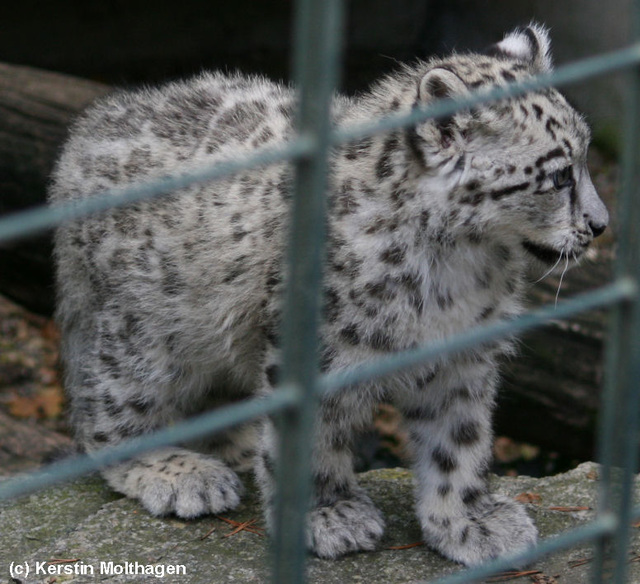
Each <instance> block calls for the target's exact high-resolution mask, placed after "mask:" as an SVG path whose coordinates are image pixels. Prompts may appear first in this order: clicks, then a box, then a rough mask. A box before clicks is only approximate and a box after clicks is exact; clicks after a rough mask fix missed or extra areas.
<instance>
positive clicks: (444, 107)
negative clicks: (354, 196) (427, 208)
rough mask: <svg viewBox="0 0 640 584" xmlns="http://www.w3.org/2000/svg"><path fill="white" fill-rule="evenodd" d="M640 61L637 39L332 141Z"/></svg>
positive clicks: (339, 133) (356, 129) (347, 131)
mask: <svg viewBox="0 0 640 584" xmlns="http://www.w3.org/2000/svg"><path fill="white" fill-rule="evenodd" d="M639 63H640V43H637V44H633V45H631V46H629V47H627V48H624V49H620V50H617V51H611V52H609V53H605V54H603V55H598V56H595V57H590V58H587V59H583V60H581V61H576V62H574V63H571V64H569V65H563V66H561V67H558V68H557V69H555V70H554V71H552V72H551V73H544V74H542V75H537V76H535V77H533V78H531V79H527V80H525V81H521V82H518V83H511V84H508V85H504V86H502V87H496V88H494V89H491V90H488V91H487V90H479V91H474V92H471V93H470V94H469V95H468V96H466V97H458V98H456V99H443V100H439V101H437V102H434V104H433V105H430V106H429V107H426V108H420V109H416V110H414V111H413V112H411V113H410V114H405V113H402V114H392V115H390V116H387V117H385V118H383V119H382V120H378V121H375V122H371V123H366V124H359V125H354V126H350V127H348V128H343V129H341V130H338V131H336V132H334V134H333V138H332V144H342V143H344V142H350V141H353V140H357V139H359V138H365V137H367V136H372V135H374V134H380V133H383V132H388V131H389V130H394V129H396V128H403V127H407V126H413V125H415V124H418V123H420V122H423V121H425V120H427V119H430V118H440V117H446V116H450V115H451V114H454V113H455V112H456V111H458V110H460V109H465V108H471V107H474V106H477V105H481V104H483V103H488V102H491V101H497V100H499V99H504V98H507V97H515V96H517V95H523V94H525V93H528V92H530V91H535V90H538V89H543V88H545V87H550V86H552V85H553V86H557V85H568V84H570V83H575V82H577V81H580V80H582V79H587V78H589V77H595V76H598V75H603V74H605V73H609V72H613V71H618V70H620V69H624V68H627V67H631V66H633V65H637V64H639Z"/></svg>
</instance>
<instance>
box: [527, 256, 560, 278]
mask: <svg viewBox="0 0 640 584" xmlns="http://www.w3.org/2000/svg"><path fill="white" fill-rule="evenodd" d="M561 259H562V252H560V255H559V256H558V261H557V262H556V263H555V264H553V266H552V267H551V269H550V270H549V271H548V272H545V274H544V275H543V276H541V277H540V278H538V279H537V280H536V281H535V282H534V284H537V283H538V282H540V281H542V280H544V279H545V278H546V277H547V276H548V275H549V274H550V273H551V272H553V270H555V269H556V268H557V267H558V264H559V263H560V260H561Z"/></svg>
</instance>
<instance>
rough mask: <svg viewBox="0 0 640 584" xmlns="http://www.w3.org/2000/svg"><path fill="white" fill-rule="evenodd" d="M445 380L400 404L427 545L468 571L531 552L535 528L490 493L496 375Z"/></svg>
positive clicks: (514, 507) (511, 503)
mask: <svg viewBox="0 0 640 584" xmlns="http://www.w3.org/2000/svg"><path fill="white" fill-rule="evenodd" d="M442 377H445V376H444V375H443V376H442ZM447 381H448V383H443V381H442V380H441V381H440V383H438V381H436V380H434V381H433V382H432V383H431V384H430V385H429V386H428V387H426V388H425V387H423V388H422V389H415V390H414V391H407V392H404V393H403V394H402V395H401V396H400V398H399V400H398V406H399V408H400V410H401V412H402V413H403V415H404V418H405V420H406V424H407V426H408V430H409V436H410V440H411V446H412V451H413V455H414V461H415V462H414V465H415V469H414V472H415V476H416V504H417V514H418V518H419V520H420V524H421V526H422V531H423V533H424V537H425V541H426V543H427V544H428V545H430V546H431V547H433V548H435V549H436V550H438V551H439V552H440V553H442V554H443V555H445V556H447V557H448V558H451V559H452V560H455V561H457V562H461V563H463V564H467V565H474V564H479V563H481V562H483V561H486V560H489V559H491V558H495V557H498V556H501V555H506V554H509V553H514V552H516V551H519V550H523V549H525V548H527V547H530V546H533V545H534V544H535V542H536V537H537V530H536V528H535V526H534V524H533V522H532V520H531V519H530V518H529V516H528V515H527V513H526V511H525V509H524V507H522V506H521V505H520V504H518V503H516V502H515V501H512V500H510V499H508V498H505V497H501V496H498V495H492V494H491V493H490V492H489V489H488V483H487V471H488V468H489V464H490V461H491V445H492V432H491V412H492V409H493V396H494V393H495V390H494V385H495V382H494V381H493V376H491V375H488V376H486V377H484V378H483V379H478V378H477V377H476V378H474V379H471V380H467V382H466V383H464V382H463V383H460V381H461V380H460V379H459V378H458V379H455V381H456V382H457V384H453V385H452V384H451V381H452V379H448V380H447Z"/></svg>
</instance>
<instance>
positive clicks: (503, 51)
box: [487, 22, 553, 73]
mask: <svg viewBox="0 0 640 584" xmlns="http://www.w3.org/2000/svg"><path fill="white" fill-rule="evenodd" d="M487 53H488V54H490V55H495V56H498V57H500V56H502V57H506V58H508V59H515V60H518V61H523V62H525V63H528V64H529V65H530V66H531V69H532V71H533V72H534V73H547V72H549V71H551V70H552V69H553V59H552V58H551V40H550V39H549V29H548V28H546V27H545V26H542V25H541V24H537V23H535V22H532V23H531V24H530V25H529V26H527V27H525V28H516V29H515V30H513V31H511V32H510V33H507V34H506V35H505V37H504V39H502V40H501V41H500V42H499V43H497V44H495V45H493V46H491V47H490V48H489V49H488V50H487Z"/></svg>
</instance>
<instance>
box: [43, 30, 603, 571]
mask: <svg viewBox="0 0 640 584" xmlns="http://www.w3.org/2000/svg"><path fill="white" fill-rule="evenodd" d="M551 66H552V65H551V56H550V49H549V39H548V35H547V32H546V30H545V29H544V28H542V27H540V26H537V25H532V26H529V27H527V28H524V29H519V30H516V31H514V32H512V33H510V34H508V35H507V36H506V37H505V39H504V40H503V41H502V42H501V43H498V44H497V45H496V46H494V47H492V49H491V50H490V51H489V53H488V54H456V55H453V56H450V57H447V58H444V59H432V60H430V61H428V62H421V61H418V62H416V63H414V64H412V65H407V66H405V67H403V68H401V69H400V70H399V71H397V72H395V73H394V74H392V75H390V76H388V77H386V78H384V79H382V80H381V81H380V82H379V83H377V84H376V85H374V86H373V88H372V89H371V90H370V91H369V92H367V93H365V94H363V95H362V96H359V97H357V98H346V97H336V98H335V101H334V104H333V113H332V115H333V119H334V123H335V125H337V126H348V125H350V124H357V123H362V122H368V121H371V120H374V119H377V118H379V117H381V116H386V115H389V114H391V113H395V112H409V111H411V110H412V109H413V108H416V107H422V106H425V105H428V104H430V103H432V102H434V101H435V100H437V99H442V98H449V97H455V96H460V95H467V94H468V93H469V92H471V91H474V90H480V91H482V90H484V89H488V88H493V87H495V86H503V85H505V84H507V83H510V82H514V81H519V80H523V79H527V78H529V77H531V76H532V75H535V74H537V73H540V72H546V71H549V70H550V69H551ZM294 111H295V94H294V92H293V91H292V90H291V89H290V88H287V87H283V86H281V85H277V84H274V83H271V82H269V81H267V80H265V79H262V78H257V77H244V76H241V75H231V76H227V75H223V74H220V73H215V74H203V75H201V76H199V77H197V78H195V79H192V80H189V81H185V82H178V83H171V84H168V85H166V86H164V87H161V88H159V89H144V90H140V91H134V92H121V93H116V94H114V95H112V96H110V97H107V98H105V99H102V100H101V101H99V102H98V103H96V104H95V105H93V106H92V107H91V108H90V109H89V110H88V111H87V112H86V113H84V114H83V115H82V116H81V117H79V119H78V120H77V121H76V123H75V124H74V126H73V127H72V129H71V133H70V138H69V140H68V141H67V143H66V145H65V146H64V149H63V152H62V155H61V158H60V160H59V162H58V165H57V168H56V170H55V173H54V177H53V184H52V187H51V201H52V202H54V203H55V202H58V201H63V200H70V199H75V198H80V197H87V196H91V195H92V194H93V193H95V192H98V191H100V190H101V189H105V188H111V187H121V186H124V185H127V184H130V183H133V182H140V181H144V180H146V179H152V178H155V177H160V176H164V175H168V174H173V173H180V172H183V171H185V170H187V169H189V168H197V167H202V166H205V165H210V164H212V163H214V162H217V161H220V160H227V159H235V158H238V157H239V156H241V155H243V154H246V153H250V152H254V151H255V150H256V149H258V148H262V147H266V146H270V145H275V144H280V143H282V142H283V141H285V140H287V139H289V138H291V137H292V135H293V130H292V117H293V113H294ZM588 143H589V130H588V128H587V126H586V124H585V122H584V120H583V118H582V117H581V116H580V115H579V114H578V113H576V111H575V110H574V109H573V108H572V107H571V106H570V105H569V104H568V103H567V102H566V100H565V99H564V98H563V97H562V95H561V94H560V93H558V92H557V91H556V90H555V89H545V90H541V91H537V92H534V93H530V94H528V95H524V96H518V97H512V98H509V99H503V100H501V101H498V102H496V103H492V104H488V105H482V106H478V107H475V108H473V109H467V110H463V111H461V112H458V113H456V114H454V115H451V116H449V117H446V118H442V119H438V120H428V121H426V122H424V123H420V124H418V125H417V126H416V127H414V128H409V129H406V130H404V129H402V130H394V131H392V132H390V133H388V134H386V135H380V136H374V137H366V138H362V139H360V140H357V141H354V142H352V143H349V144H346V145H344V146H341V147H337V148H335V149H334V150H333V151H332V153H331V160H330V177H329V185H330V186H329V188H328V191H327V199H328V222H327V225H328V249H327V260H326V265H325V283H324V310H323V318H324V320H323V324H322V327H321V353H320V365H321V368H322V370H323V371H329V372H336V371H340V370H344V369H348V368H351V367H353V366H354V365H356V364H359V363H362V362H367V361H372V360H376V359H378V358H380V357H382V356H384V355H386V354H388V353H391V352H395V351H400V350H403V349H409V348H413V347H416V346H418V345H422V344H424V343H428V342H434V341H441V340H443V339H446V338H448V337H451V336H452V335H453V334H456V333H458V332H460V331H463V330H465V329H468V328H469V327H472V326H475V325H480V324H486V323H491V322H497V321H500V320H505V319H510V318H513V317H514V316H515V315H517V314H518V313H519V312H520V311H521V298H522V294H523V289H524V286H525V280H526V274H527V270H528V269H529V268H530V267H531V266H532V265H533V266H534V268H535V266H538V268H539V267H540V266H543V269H544V270H548V269H549V267H550V266H552V265H553V264H555V263H557V262H558V261H559V260H560V259H561V258H566V259H567V261H568V260H570V259H574V258H577V257H579V256H580V255H581V254H582V253H583V252H584V250H585V249H586V248H587V246H588V245H589V243H590V242H591V240H592V239H593V238H594V237H595V236H597V235H599V234H600V233H601V232H602V231H603V230H604V229H605V227H606V224H607V220H608V218H607V212H606V210H605V208H604V206H603V205H602V203H601V202H600V200H599V199H598V196H597V194H596V192H595V190H594V188H593V185H592V183H591V181H590V179H589V174H588V171H587V168H586V155H587V146H588ZM290 184H291V168H290V166H288V165H287V164H279V165H272V166H269V167H266V168H260V169H258V170H254V171H244V172H241V173H240V174H238V175H236V176H234V177H231V178H226V179H223V180H220V181H217V182H211V183H206V184H202V185H196V186H192V187H189V188H186V189H184V191H183V192H179V193H174V194H171V195H168V196H165V197H163V198H162V199H159V200H154V201H147V202H141V203H136V204H134V205H132V206H130V207H128V208H126V209H118V210H111V211H108V212H105V213H102V214H100V215H99V216H95V217H91V218H88V219H84V220H82V221H78V222H75V223H72V224H67V225H64V226H62V227H60V228H59V229H58V230H57V233H56V238H55V239H56V247H55V257H56V261H57V282H58V297H59V302H58V311H57V315H58V321H59V323H60V325H61V329H62V334H63V358H64V362H65V366H66V387H67V390H68V393H69V396H70V400H71V409H72V417H73V425H74V427H75V429H76V433H77V438H78V440H79V442H80V443H81V444H82V445H83V446H84V447H85V449H86V450H87V451H89V452H92V451H95V450H96V449H97V448H100V447H103V446H108V445H113V444H116V443H118V442H120V441H122V440H124V439H126V438H130V437H133V436H138V435H140V434H143V433H147V432H150V431H152V430H154V429H157V428H160V427H163V426H166V425H167V424H171V423H172V422H174V421H176V420H180V419H183V418H186V417H187V416H189V415H191V414H194V413H197V412H201V411H203V410H205V409H209V408H212V407H216V406H217V405H219V404H223V403H228V402H230V401H234V400H241V399H246V398H247V397H248V396H251V395H264V394H265V393H269V392H270V391H272V388H273V387H275V386H276V385H277V383H278V378H279V362H280V358H279V338H280V332H279V320H280V315H281V306H280V296H281V292H282V288H283V285H284V282H285V281H286V277H287V274H286V270H285V268H284V263H283V256H284V253H283V248H284V244H285V239H286V232H287V220H288V210H289V202H290V195H291V193H290ZM510 351H511V345H510V343H509V342H506V341H505V342H500V343H492V344H487V345H483V346H481V347H478V348H476V349H473V350H470V351H467V352H465V353H463V354H460V355H456V356H452V357H447V358H441V359H439V360H438V361H437V362H435V363H431V364H429V365H425V366H422V367H416V368H415V369H413V370H411V371H410V372H404V373H399V374H396V375H394V376H391V377H388V378H385V379H383V380H378V381H374V382H370V383H366V384H362V385H360V386H358V387H350V388H348V389H345V390H342V391H339V392H337V393H334V394H332V395H330V396H328V397H327V398H326V399H324V400H323V401H322V404H321V406H320V412H319V416H318V420H317V424H316V427H315V430H314V432H315V438H314V449H315V450H314V456H313V458H312V466H313V477H314V483H315V499H314V506H313V509H312V510H311V511H310V513H309V518H308V524H309V527H308V542H309V546H310V547H311V549H312V550H313V551H315V553H317V554H318V555H319V556H321V557H329V558H333V557H337V556H340V555H342V554H344V553H347V552H351V551H356V550H370V549H374V548H375V547H376V545H377V542H378V541H379V539H380V537H381V535H382V531H383V526H384V522H383V519H382V516H381V515H380V513H379V511H378V510H377V509H376V508H375V507H374V505H373V503H372V502H371V500H370V499H369V497H368V496H367V494H366V493H365V492H364V491H363V490H362V489H361V488H360V487H359V486H358V484H357V481H356V477H355V475H354V473H353V470H352V464H351V463H352V456H351V446H352V440H353V436H354V434H356V433H357V432H358V431H360V430H362V429H363V428H365V427H366V426H367V425H368V424H369V423H370V421H371V420H370V418H371V412H372V411H373V406H374V404H375V403H376V402H377V401H378V400H380V399H382V398H386V399H391V400H393V401H394V402H395V404H396V405H397V407H398V409H399V411H400V412H401V413H402V414H403V416H404V419H405V423H406V426H407V429H408V435H409V436H410V440H411V448H412V452H413V458H414V472H415V477H416V509H417V514H418V518H419V520H420V523H421V525H422V529H423V532H424V536H425V539H426V541H427V542H428V544H429V545H431V546H432V547H434V548H435V549H437V550H439V551H440V552H441V553H443V554H444V555H446V556H448V557H450V558H452V559H454V560H457V561H459V562H462V563H465V564H475V563H478V562H482V561H484V560H486V559H488V558H492V557H495V556H498V555H501V554H503V553H505V552H511V551H515V550H518V549H522V548H526V547H528V546H531V545H533V544H534V542H535V539H536V529H535V527H534V525H533V523H532V521H531V519H530V518H529V517H528V516H527V514H526V512H525V510H524V509H523V507H522V506H520V505H519V504H518V503H515V502H513V501H510V500H507V499H504V498H501V497H497V496H495V495H492V494H491V493H490V492H489V490H488V486H487V479H486V476H487V470H488V468H489V463H490V459H491V412H492V409H493V404H494V399H495V388H496V384H497V380H498V374H497V365H496V361H497V358H498V356H499V355H501V354H504V353H505V352H507V353H508V352H510ZM278 439H282V440H286V439H287V437H286V436H282V437H280V438H278V436H277V434H276V432H275V430H274V428H273V426H272V425H271V422H270V421H269V420H265V421H261V422H260V423H252V424H248V425H246V426H244V427H242V428H237V429H234V430H232V431H230V432H229V433H227V434H226V435H222V436H214V437H212V438H211V439H210V440H208V441H206V442H205V443H202V444H198V445H189V447H188V448H187V447H186V446H185V447H176V448H167V449H164V450H163V451H161V452H157V453H153V454H150V455H145V456H141V457H139V458H136V459H134V460H132V461H129V462H127V463H125V464H122V465H119V466H116V467H113V468H110V469H108V470H105V471H104V473H103V474H104V476H105V477H106V478H107V480H108V481H109V483H110V484H111V485H112V486H113V488H115V489H116V490H118V491H121V492H123V493H126V494H127V495H129V496H131V497H136V498H138V499H140V501H141V502H142V504H143V505H144V506H145V507H147V508H148V509H149V510H150V511H151V512H152V513H156V514H164V513H172V512H173V513H176V514H178V515H179V516H183V517H192V516H195V515H198V514H201V513H206V512H211V513H218V512H220V511H223V510H225V509H228V508H231V507H233V506H234V505H236V504H237V502H238V500H239V495H240V491H241V487H240V482H239V480H238V478H237V476H236V474H235V472H234V471H232V470H231V467H234V468H236V469H243V468H246V467H247V464H248V462H249V461H250V460H251V459H252V458H253V457H254V454H253V453H254V450H255V449H256V448H257V454H256V456H255V471H256V474H257V477H258V480H259V483H260V485H261V490H262V494H263V498H264V500H265V511H266V516H267V520H268V522H271V519H270V516H271V504H272V499H273V494H274V488H275V486H274V481H273V475H274V469H275V467H276V464H277V460H276V453H277V448H276V444H277V441H278ZM195 449H200V450H202V451H206V452H208V454H207V453H196V452H195ZM212 452H213V454H212Z"/></svg>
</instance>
